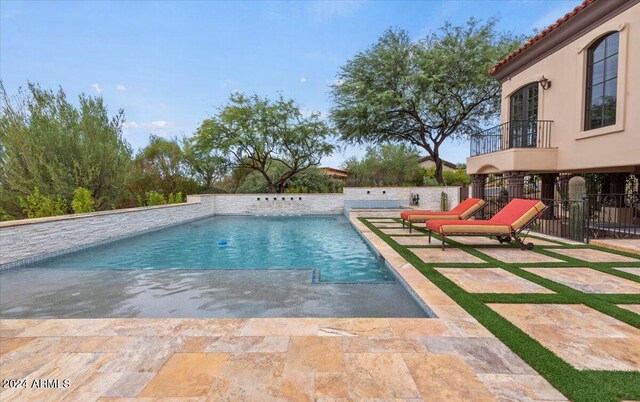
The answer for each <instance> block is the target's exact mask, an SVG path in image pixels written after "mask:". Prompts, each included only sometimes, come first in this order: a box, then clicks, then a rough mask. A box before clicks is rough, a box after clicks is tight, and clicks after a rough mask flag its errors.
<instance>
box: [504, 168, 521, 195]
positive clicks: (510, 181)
mask: <svg viewBox="0 0 640 402" xmlns="http://www.w3.org/2000/svg"><path fill="white" fill-rule="evenodd" d="M507 192H508V193H509V199H513V198H522V197H523V196H524V173H523V172H509V173H508V174H507Z"/></svg>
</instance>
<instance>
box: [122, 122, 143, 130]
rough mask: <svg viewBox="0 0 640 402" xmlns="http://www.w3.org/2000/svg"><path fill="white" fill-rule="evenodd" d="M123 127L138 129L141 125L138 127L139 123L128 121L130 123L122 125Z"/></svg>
mask: <svg viewBox="0 0 640 402" xmlns="http://www.w3.org/2000/svg"><path fill="white" fill-rule="evenodd" d="M122 127H123V128H138V127H140V126H139V125H138V123H136V122H135V121H128V122H125V123H124V124H123V125H122Z"/></svg>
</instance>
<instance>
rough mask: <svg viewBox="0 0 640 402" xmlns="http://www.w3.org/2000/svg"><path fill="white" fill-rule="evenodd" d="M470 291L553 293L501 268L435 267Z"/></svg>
mask: <svg viewBox="0 0 640 402" xmlns="http://www.w3.org/2000/svg"><path fill="white" fill-rule="evenodd" d="M436 269H437V270H438V271H440V273H442V274H443V275H444V276H446V277H447V278H449V279H451V280H452V281H453V282H455V283H456V284H457V285H458V286H460V287H461V288H463V289H464V290H466V291H467V292H471V293H553V291H551V290H549V289H547V288H545V287H542V286H540V285H538V284H536V283H533V282H531V281H528V280H526V279H524V278H521V277H519V276H518V275H514V274H512V273H511V272H508V271H505V270H504V269H501V268H436Z"/></svg>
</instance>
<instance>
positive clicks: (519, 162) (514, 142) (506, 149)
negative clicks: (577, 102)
mask: <svg viewBox="0 0 640 402" xmlns="http://www.w3.org/2000/svg"><path fill="white" fill-rule="evenodd" d="M552 123H553V121H552V120H512V121H508V122H506V123H502V124H501V125H499V126H496V127H492V128H490V129H488V130H485V131H482V132H480V133H477V134H473V135H472V136H471V152H470V158H469V159H468V160H467V173H469V174H493V173H504V172H514V171H525V172H526V171H528V172H545V171H546V172H553V171H556V170H557V153H558V149H557V148H552V147H551V125H552Z"/></svg>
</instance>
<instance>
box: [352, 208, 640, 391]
mask: <svg viewBox="0 0 640 402" xmlns="http://www.w3.org/2000/svg"><path fill="white" fill-rule="evenodd" d="M359 220H360V221H361V222H362V223H363V224H364V225H366V226H367V227H368V228H369V229H370V230H371V231H372V232H373V233H375V234H376V235H377V236H379V237H380V238H381V239H382V240H384V241H385V242H386V243H387V244H388V245H389V246H391V247H392V248H393V249H394V250H395V251H396V252H397V253H398V254H400V255H401V256H402V257H403V258H405V259H406V260H407V261H408V262H409V263H411V264H412V265H413V266H414V267H415V268H416V269H417V270H418V271H420V272H421V273H422V274H423V275H424V276H425V277H427V278H428V279H429V280H430V281H431V282H433V283H434V284H435V285H436V286H438V287H439V288H440V289H441V290H442V291H444V292H445V293H446V294H447V295H448V296H449V297H451V298H452V299H453V300H454V301H455V302H456V303H458V304H459V305H460V306H461V307H462V308H463V309H465V310H466V311H467V312H468V313H469V314H471V315H472V316H473V317H475V318H476V320H478V322H480V323H481V324H482V325H484V326H485V328H487V329H488V330H489V331H490V332H491V333H493V334H494V335H495V336H496V337H497V338H498V339H500V340H501V341H502V342H503V343H504V344H505V345H507V346H508V347H509V348H510V349H511V350H512V351H513V352H514V353H516V354H517V355H518V356H520V357H521V358H522V359H523V360H524V361H525V362H527V364H529V365H530V366H531V367H532V368H533V369H535V370H536V371H537V372H538V373H540V374H541V375H542V376H543V377H544V378H546V379H547V381H549V382H550V383H551V384H552V385H553V386H554V387H556V388H557V389H558V390H559V391H560V392H562V393H563V394H564V395H565V396H567V397H568V398H570V399H572V400H575V401H618V400H621V399H640V373H638V372H624V371H599V370H587V371H581V370H577V369H575V368H574V367H573V366H571V365H570V364H568V363H567V362H565V361H564V360H562V359H560V358H559V357H558V356H556V355H555V354H554V353H553V352H551V351H550V350H549V349H547V348H545V347H544V346H542V345H541V344H540V343H539V342H538V341H536V340H535V339H533V338H532V337H530V336H529V335H527V334H526V333H525V332H524V331H522V330H521V329H520V328H518V327H517V326H515V325H514V324H512V323H511V322H510V321H509V320H507V319H505V318H504V317H502V316H501V315H500V314H498V313H496V312H495V311H493V310H492V309H491V308H489V307H488V306H487V305H486V304H485V303H489V302H496V303H500V302H504V303H513V302H514V301H513V300H515V299H516V298H517V297H520V298H522V299H527V298H529V299H528V300H529V301H528V302H531V303H547V302H551V303H563V302H564V303H581V304H586V305H588V306H589V307H591V308H593V309H595V310H597V311H600V312H602V313H604V314H608V315H610V316H612V317H614V318H617V319H619V320H620V321H623V322H626V323H628V324H630V325H633V326H635V327H637V328H638V327H640V316H638V315H637V314H634V313H632V312H630V311H628V310H624V309H621V308H619V307H617V306H616V305H615V304H613V303H616V302H617V301H616V300H618V299H615V298H608V297H598V296H595V295H590V294H585V293H582V292H579V291H577V290H575V289H572V288H570V287H568V286H564V285H562V284H559V283H556V282H553V281H551V280H548V279H545V278H542V277H540V276H537V275H535V274H533V273H530V272H528V271H524V270H522V269H520V268H519V266H521V265H523V264H506V263H503V262H501V261H499V260H496V259H493V258H491V257H489V256H488V255H486V254H483V253H481V252H480V251H476V250H475V249H474V248H473V247H471V246H465V245H460V244H459V243H457V242H455V240H454V241H450V240H451V239H447V243H448V244H449V245H455V246H456V247H460V248H461V249H463V250H464V251H466V252H468V253H469V254H472V255H475V256H477V257H479V258H482V259H483V260H484V261H485V262H486V263H487V264H455V266H457V267H462V266H471V267H477V268H482V267H487V266H492V267H497V268H502V269H505V270H507V271H509V272H512V273H514V274H516V275H518V276H521V277H523V278H525V279H528V280H531V281H532V282H534V283H537V284H539V285H541V286H544V287H546V288H548V289H551V290H553V291H554V292H556V294H542V295H530V294H527V295H496V294H471V293H469V292H467V291H465V290H464V289H462V288H461V287H459V286H458V285H456V284H455V283H454V282H453V281H451V280H450V279H448V278H447V277H446V276H444V275H442V274H441V273H440V272H438V271H437V270H436V269H435V268H434V266H438V267H445V266H448V265H453V264H433V263H425V262H424V261H422V260H421V259H420V258H418V257H417V256H416V255H415V254H413V253H412V252H411V248H408V247H404V246H401V245H399V244H398V243H397V242H395V241H394V240H393V238H392V237H391V236H389V235H386V234H385V233H383V232H382V231H380V230H379V229H378V228H377V227H375V225H373V224H371V223H370V222H368V221H367V220H366V219H363V218H359ZM415 229H418V231H421V232H423V233H424V232H425V231H424V230H421V229H419V228H415V227H414V230H415ZM545 240H546V239H545ZM536 248H537V247H536ZM541 251H543V249H542V250H541ZM543 254H545V253H544V252H543ZM562 257H564V256H562ZM561 260H563V261H564V262H563V263H560V264H557V263H556V264H552V265H551V266H553V267H558V266H568V265H574V264H575V266H585V267H590V268H592V267H596V266H597V267H600V268H602V269H607V268H610V267H609V266H607V264H589V263H587V264H585V263H584V262H582V261H578V260H573V259H571V258H568V257H564V258H561ZM524 265H526V266H527V267H529V266H534V267H535V266H538V267H540V266H545V264H524ZM607 273H608V272H607ZM618 276H621V275H618ZM510 296H511V297H510ZM620 296H621V297H620V299H625V298H626V297H627V295H620ZM520 302H522V301H520Z"/></svg>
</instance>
